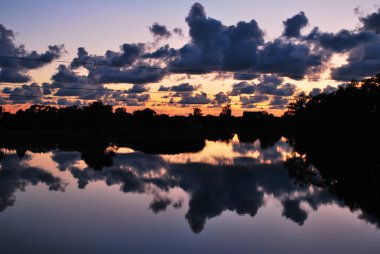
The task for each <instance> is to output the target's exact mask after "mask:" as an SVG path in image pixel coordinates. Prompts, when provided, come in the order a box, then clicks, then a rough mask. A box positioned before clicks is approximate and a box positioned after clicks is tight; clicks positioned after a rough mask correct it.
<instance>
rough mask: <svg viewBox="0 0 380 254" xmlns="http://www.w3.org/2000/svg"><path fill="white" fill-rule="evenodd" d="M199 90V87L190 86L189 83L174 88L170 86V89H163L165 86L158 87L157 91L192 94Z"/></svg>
mask: <svg viewBox="0 0 380 254" xmlns="http://www.w3.org/2000/svg"><path fill="white" fill-rule="evenodd" d="M199 88H201V85H190V84H189V83H182V84H179V85H176V86H171V87H165V86H160V88H159V89H158V91H161V92H167V91H172V92H178V93H180V92H194V91H197V90H198V89H199Z"/></svg>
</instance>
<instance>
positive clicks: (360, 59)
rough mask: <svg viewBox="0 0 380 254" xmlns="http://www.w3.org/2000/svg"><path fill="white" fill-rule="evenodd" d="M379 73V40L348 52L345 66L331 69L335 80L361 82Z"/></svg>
mask: <svg viewBox="0 0 380 254" xmlns="http://www.w3.org/2000/svg"><path fill="white" fill-rule="evenodd" d="M379 71H380V38H379V39H378V40H377V41H375V42H372V43H368V44H364V45H360V46H358V47H356V48H354V49H353V50H351V51H350V53H349V57H348V59H347V64H344V65H343V66H340V67H337V68H333V69H332V74H331V75H332V78H333V79H335V80H342V81H350V80H352V79H356V80H362V79H364V78H366V77H370V76H373V75H376V74H377V73H378V72H379Z"/></svg>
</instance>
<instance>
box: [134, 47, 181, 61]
mask: <svg viewBox="0 0 380 254" xmlns="http://www.w3.org/2000/svg"><path fill="white" fill-rule="evenodd" d="M175 56H177V50H175V49H173V48H170V46H169V45H168V44H166V45H164V46H162V47H160V48H158V49H157V50H155V51H153V52H149V53H145V54H144V55H143V56H142V57H143V58H151V59H165V60H166V59H169V58H171V57H175Z"/></svg>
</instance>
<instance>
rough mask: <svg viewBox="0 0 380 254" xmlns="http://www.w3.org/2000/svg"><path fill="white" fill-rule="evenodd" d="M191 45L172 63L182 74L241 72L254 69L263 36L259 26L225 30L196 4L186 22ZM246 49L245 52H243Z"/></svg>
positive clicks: (241, 24)
mask: <svg viewBox="0 0 380 254" xmlns="http://www.w3.org/2000/svg"><path fill="white" fill-rule="evenodd" d="M186 22H187V24H188V25H189V33H190V37H191V41H190V42H189V43H188V44H186V45H184V46H183V47H182V48H181V49H179V56H178V57H177V58H176V59H174V60H173V61H171V62H169V67H170V68H174V69H179V71H178V72H183V73H192V70H205V72H208V71H213V70H239V69H246V68H249V67H251V66H252V64H253V62H254V61H255V58H256V51H257V47H258V46H259V45H261V44H262V43H263V32H262V31H261V30H260V29H259V27H258V25H257V22H256V21H255V20H252V21H250V22H243V21H241V22H239V23H238V24H237V25H236V26H228V27H227V26H225V25H223V24H222V23H221V22H220V21H219V20H216V19H213V18H209V17H207V16H206V13H205V10H204V8H203V6H202V5H201V4H199V3H195V4H194V5H193V6H192V7H191V10H190V12H189V15H188V16H187V18H186ZM243 48H244V51H242V50H241V49H243Z"/></svg>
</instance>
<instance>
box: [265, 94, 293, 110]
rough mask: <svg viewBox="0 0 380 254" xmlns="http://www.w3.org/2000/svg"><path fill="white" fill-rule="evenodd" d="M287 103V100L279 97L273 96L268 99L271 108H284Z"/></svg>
mask: <svg viewBox="0 0 380 254" xmlns="http://www.w3.org/2000/svg"><path fill="white" fill-rule="evenodd" d="M288 104H289V100H288V99H286V98H281V97H273V98H272V99H271V100H270V101H269V106H270V108H271V109H286V108H287V106H288Z"/></svg>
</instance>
